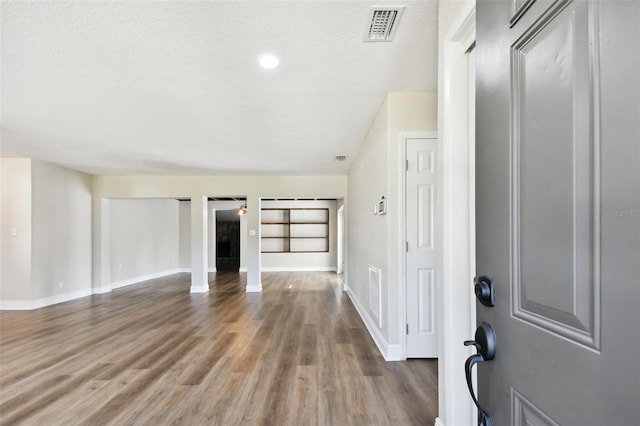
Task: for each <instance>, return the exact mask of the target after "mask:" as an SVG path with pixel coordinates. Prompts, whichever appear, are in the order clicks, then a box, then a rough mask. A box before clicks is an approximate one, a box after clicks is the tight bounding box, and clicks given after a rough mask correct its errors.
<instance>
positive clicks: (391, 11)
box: [365, 6, 404, 41]
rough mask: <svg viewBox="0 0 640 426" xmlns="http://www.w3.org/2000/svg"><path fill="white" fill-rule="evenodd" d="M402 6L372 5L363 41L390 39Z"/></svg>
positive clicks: (394, 30)
mask: <svg viewBox="0 0 640 426" xmlns="http://www.w3.org/2000/svg"><path fill="white" fill-rule="evenodd" d="M403 10H404V6H389V7H387V6H372V7H371V16H370V19H369V22H368V24H367V34H366V36H365V41H391V40H393V36H394V35H395V33H396V28H397V27H398V20H399V19H400V15H402V11H403Z"/></svg>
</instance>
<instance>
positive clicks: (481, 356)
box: [464, 322, 496, 426]
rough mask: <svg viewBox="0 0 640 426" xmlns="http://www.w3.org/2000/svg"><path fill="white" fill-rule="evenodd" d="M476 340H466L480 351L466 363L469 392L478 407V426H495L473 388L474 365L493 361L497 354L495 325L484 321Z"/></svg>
mask: <svg viewBox="0 0 640 426" xmlns="http://www.w3.org/2000/svg"><path fill="white" fill-rule="evenodd" d="M474 338H475V340H467V341H465V342H464V345H465V346H475V348H476V349H477V350H478V353H477V354H475V355H471V356H470V357H469V358H467V361H466V362H465V363H464V372H465V377H466V379H467V387H468V388H469V393H471V399H473V403H474V404H476V407H478V426H493V423H492V422H491V417H489V414H487V412H486V411H485V410H484V409H483V408H482V407H481V406H480V403H479V402H478V398H476V393H475V392H474V390H473V383H472V382H471V370H472V369H473V366H474V365H476V364H478V363H480V362H484V361H491V360H493V358H495V356H496V333H495V332H494V331H493V327H491V325H489V324H487V323H486V322H483V323H482V324H480V326H478V328H477V329H476V334H475V337H474Z"/></svg>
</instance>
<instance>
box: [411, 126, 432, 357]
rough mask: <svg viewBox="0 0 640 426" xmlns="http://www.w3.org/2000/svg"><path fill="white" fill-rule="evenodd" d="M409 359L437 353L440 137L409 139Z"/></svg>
mask: <svg viewBox="0 0 640 426" xmlns="http://www.w3.org/2000/svg"><path fill="white" fill-rule="evenodd" d="M406 158H407V170H406V194H405V200H406V208H405V212H406V218H405V220H406V240H407V253H406V272H407V274H406V285H407V292H406V295H407V298H406V300H407V354H406V355H407V358H436V357H437V356H438V325H437V320H436V319H437V311H436V296H437V280H438V269H437V265H438V251H437V244H438V238H437V235H436V232H437V228H436V223H437V211H438V209H437V206H436V201H437V166H436V160H437V140H436V139H426V138H408V139H406Z"/></svg>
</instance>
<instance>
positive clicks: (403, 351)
mask: <svg viewBox="0 0 640 426" xmlns="http://www.w3.org/2000/svg"><path fill="white" fill-rule="evenodd" d="M407 139H436V140H437V139H438V132H401V133H400V135H399V143H398V147H399V148H398V149H399V150H400V153H399V155H398V158H399V159H400V163H399V164H398V170H399V172H400V179H399V180H400V194H399V196H398V198H399V201H400V202H399V204H398V206H399V209H400V211H399V223H400V234H399V235H400V244H399V245H398V246H399V247H400V252H399V262H400V263H399V268H398V271H399V272H400V273H399V282H400V283H402V284H401V285H400V300H401V301H402V303H401V306H400V316H401V318H402V321H401V322H400V326H401V330H400V336H401V338H400V356H401V359H403V360H404V359H407V333H406V329H405V327H406V324H407V251H406V242H407V212H406V205H407V196H406V191H407V169H406V164H407ZM437 145H438V152H440V143H439V142H438V144H437ZM438 156H439V154H438ZM436 161H437V162H439V161H440V159H439V158H438V160H436ZM436 167H437V168H438V170H439V168H440V165H439V164H436ZM438 173H440V172H438ZM441 189H442V184H441V182H440V176H439V175H438V183H437V194H436V207H437V208H436V229H440V224H441V223H442V221H441V211H442V209H441V208H440V204H441V199H442V196H441V193H442V191H441ZM436 247H437V249H436V252H437V253H438V257H441V255H442V250H441V249H442V240H441V239H440V233H438V238H437V239H436ZM437 275H438V276H439V275H440V271H438V274H437ZM438 287H440V286H439V285H438ZM438 292H439V290H438ZM437 299H439V297H437ZM436 305H439V303H438V301H436ZM438 327H439V330H438V332H440V329H441V328H442V326H440V325H439V326H438Z"/></svg>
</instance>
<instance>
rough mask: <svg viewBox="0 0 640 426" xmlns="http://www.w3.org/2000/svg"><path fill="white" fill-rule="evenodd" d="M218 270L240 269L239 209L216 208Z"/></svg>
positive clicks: (230, 270)
mask: <svg viewBox="0 0 640 426" xmlns="http://www.w3.org/2000/svg"><path fill="white" fill-rule="evenodd" d="M215 214H216V227H215V240H216V270H217V271H218V272H232V271H233V272H238V271H239V270H240V215H238V212H237V210H216V211H215Z"/></svg>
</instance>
